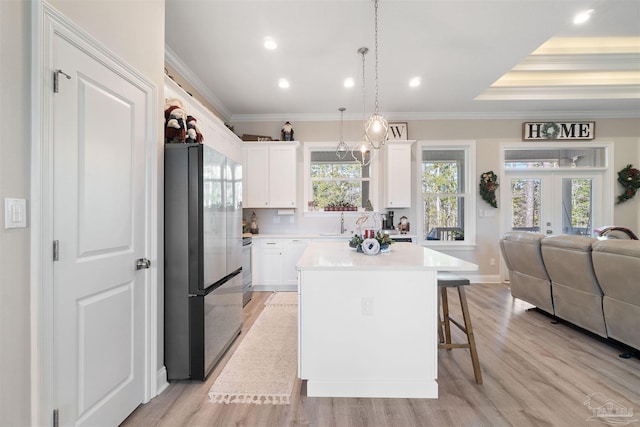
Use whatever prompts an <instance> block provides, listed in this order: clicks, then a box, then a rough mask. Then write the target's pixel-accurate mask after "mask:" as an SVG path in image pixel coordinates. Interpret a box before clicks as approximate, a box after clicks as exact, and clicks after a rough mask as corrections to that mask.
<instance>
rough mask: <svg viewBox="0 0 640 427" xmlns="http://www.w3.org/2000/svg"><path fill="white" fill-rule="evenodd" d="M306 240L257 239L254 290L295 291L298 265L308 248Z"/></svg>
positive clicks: (254, 254)
mask: <svg viewBox="0 0 640 427" xmlns="http://www.w3.org/2000/svg"><path fill="white" fill-rule="evenodd" d="M307 244H308V241H307V240H306V239H255V240H254V245H253V250H254V252H253V254H252V255H253V290H254V291H295V290H297V287H298V273H297V271H296V263H297V262H298V259H300V256H301V255H302V253H303V252H304V250H305V248H306V247H307Z"/></svg>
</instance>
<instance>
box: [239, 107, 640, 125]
mask: <svg viewBox="0 0 640 427" xmlns="http://www.w3.org/2000/svg"><path fill="white" fill-rule="evenodd" d="M385 117H386V118H387V120H391V121H409V120H413V121H418V120H509V119H512V120H513V119H518V120H533V119H541V120H547V119H549V117H562V118H563V119H564V120H586V119H591V120H595V119H640V109H639V110H634V111H629V110H593V111H551V110H545V111H502V112H437V113H420V112H413V113H386V114H385ZM231 119H232V120H231V121H232V123H240V122H245V123H249V122H282V121H297V122H323V121H337V120H340V116H339V115H336V114H235V115H233V116H232V118H231ZM345 120H348V121H359V120H362V116H356V115H353V116H350V117H347V116H345Z"/></svg>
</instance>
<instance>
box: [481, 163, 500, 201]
mask: <svg viewBox="0 0 640 427" xmlns="http://www.w3.org/2000/svg"><path fill="white" fill-rule="evenodd" d="M499 185H500V184H498V175H496V174H495V173H493V171H489V172H485V173H483V174H482V175H480V197H482V200H484V201H485V202H487V203H489V204H490V205H491V206H493V207H494V208H497V207H498V201H497V200H496V190H497V189H498V186H499Z"/></svg>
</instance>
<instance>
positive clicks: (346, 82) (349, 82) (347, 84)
mask: <svg viewBox="0 0 640 427" xmlns="http://www.w3.org/2000/svg"><path fill="white" fill-rule="evenodd" d="M354 85H355V82H354V81H353V79H352V78H351V77H349V78H346V79H344V87H353V86H354Z"/></svg>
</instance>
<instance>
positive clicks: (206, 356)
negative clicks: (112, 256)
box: [164, 144, 243, 380]
mask: <svg viewBox="0 0 640 427" xmlns="http://www.w3.org/2000/svg"><path fill="white" fill-rule="evenodd" d="M164 153H165V167H164V171H165V176H164V179H165V185H164V188H165V191H164V199H165V200H164V205H165V209H164V221H165V226H164V230H165V233H164V238H165V241H164V259H165V265H164V273H165V276H164V288H165V292H164V331H165V334H164V338H165V339H164V350H165V351H164V354H165V365H166V367H167V377H168V379H170V380H177V379H194V380H204V379H205V378H206V377H207V375H208V374H209V372H211V369H212V368H213V367H214V366H215V364H216V363H217V362H218V361H219V360H220V358H221V356H222V355H223V354H224V352H225V351H226V350H227V349H228V348H229V346H230V345H231V344H232V343H233V341H234V340H235V338H236V337H237V336H238V334H239V333H240V329H241V327H242V317H243V315H242V274H241V272H242V206H241V195H242V166H241V164H239V163H236V162H234V161H233V160H231V159H229V158H226V157H225V156H224V155H222V154H221V153H219V152H217V151H216V150H214V149H213V148H211V147H209V146H206V145H202V144H166V145H165V151H164Z"/></svg>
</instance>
